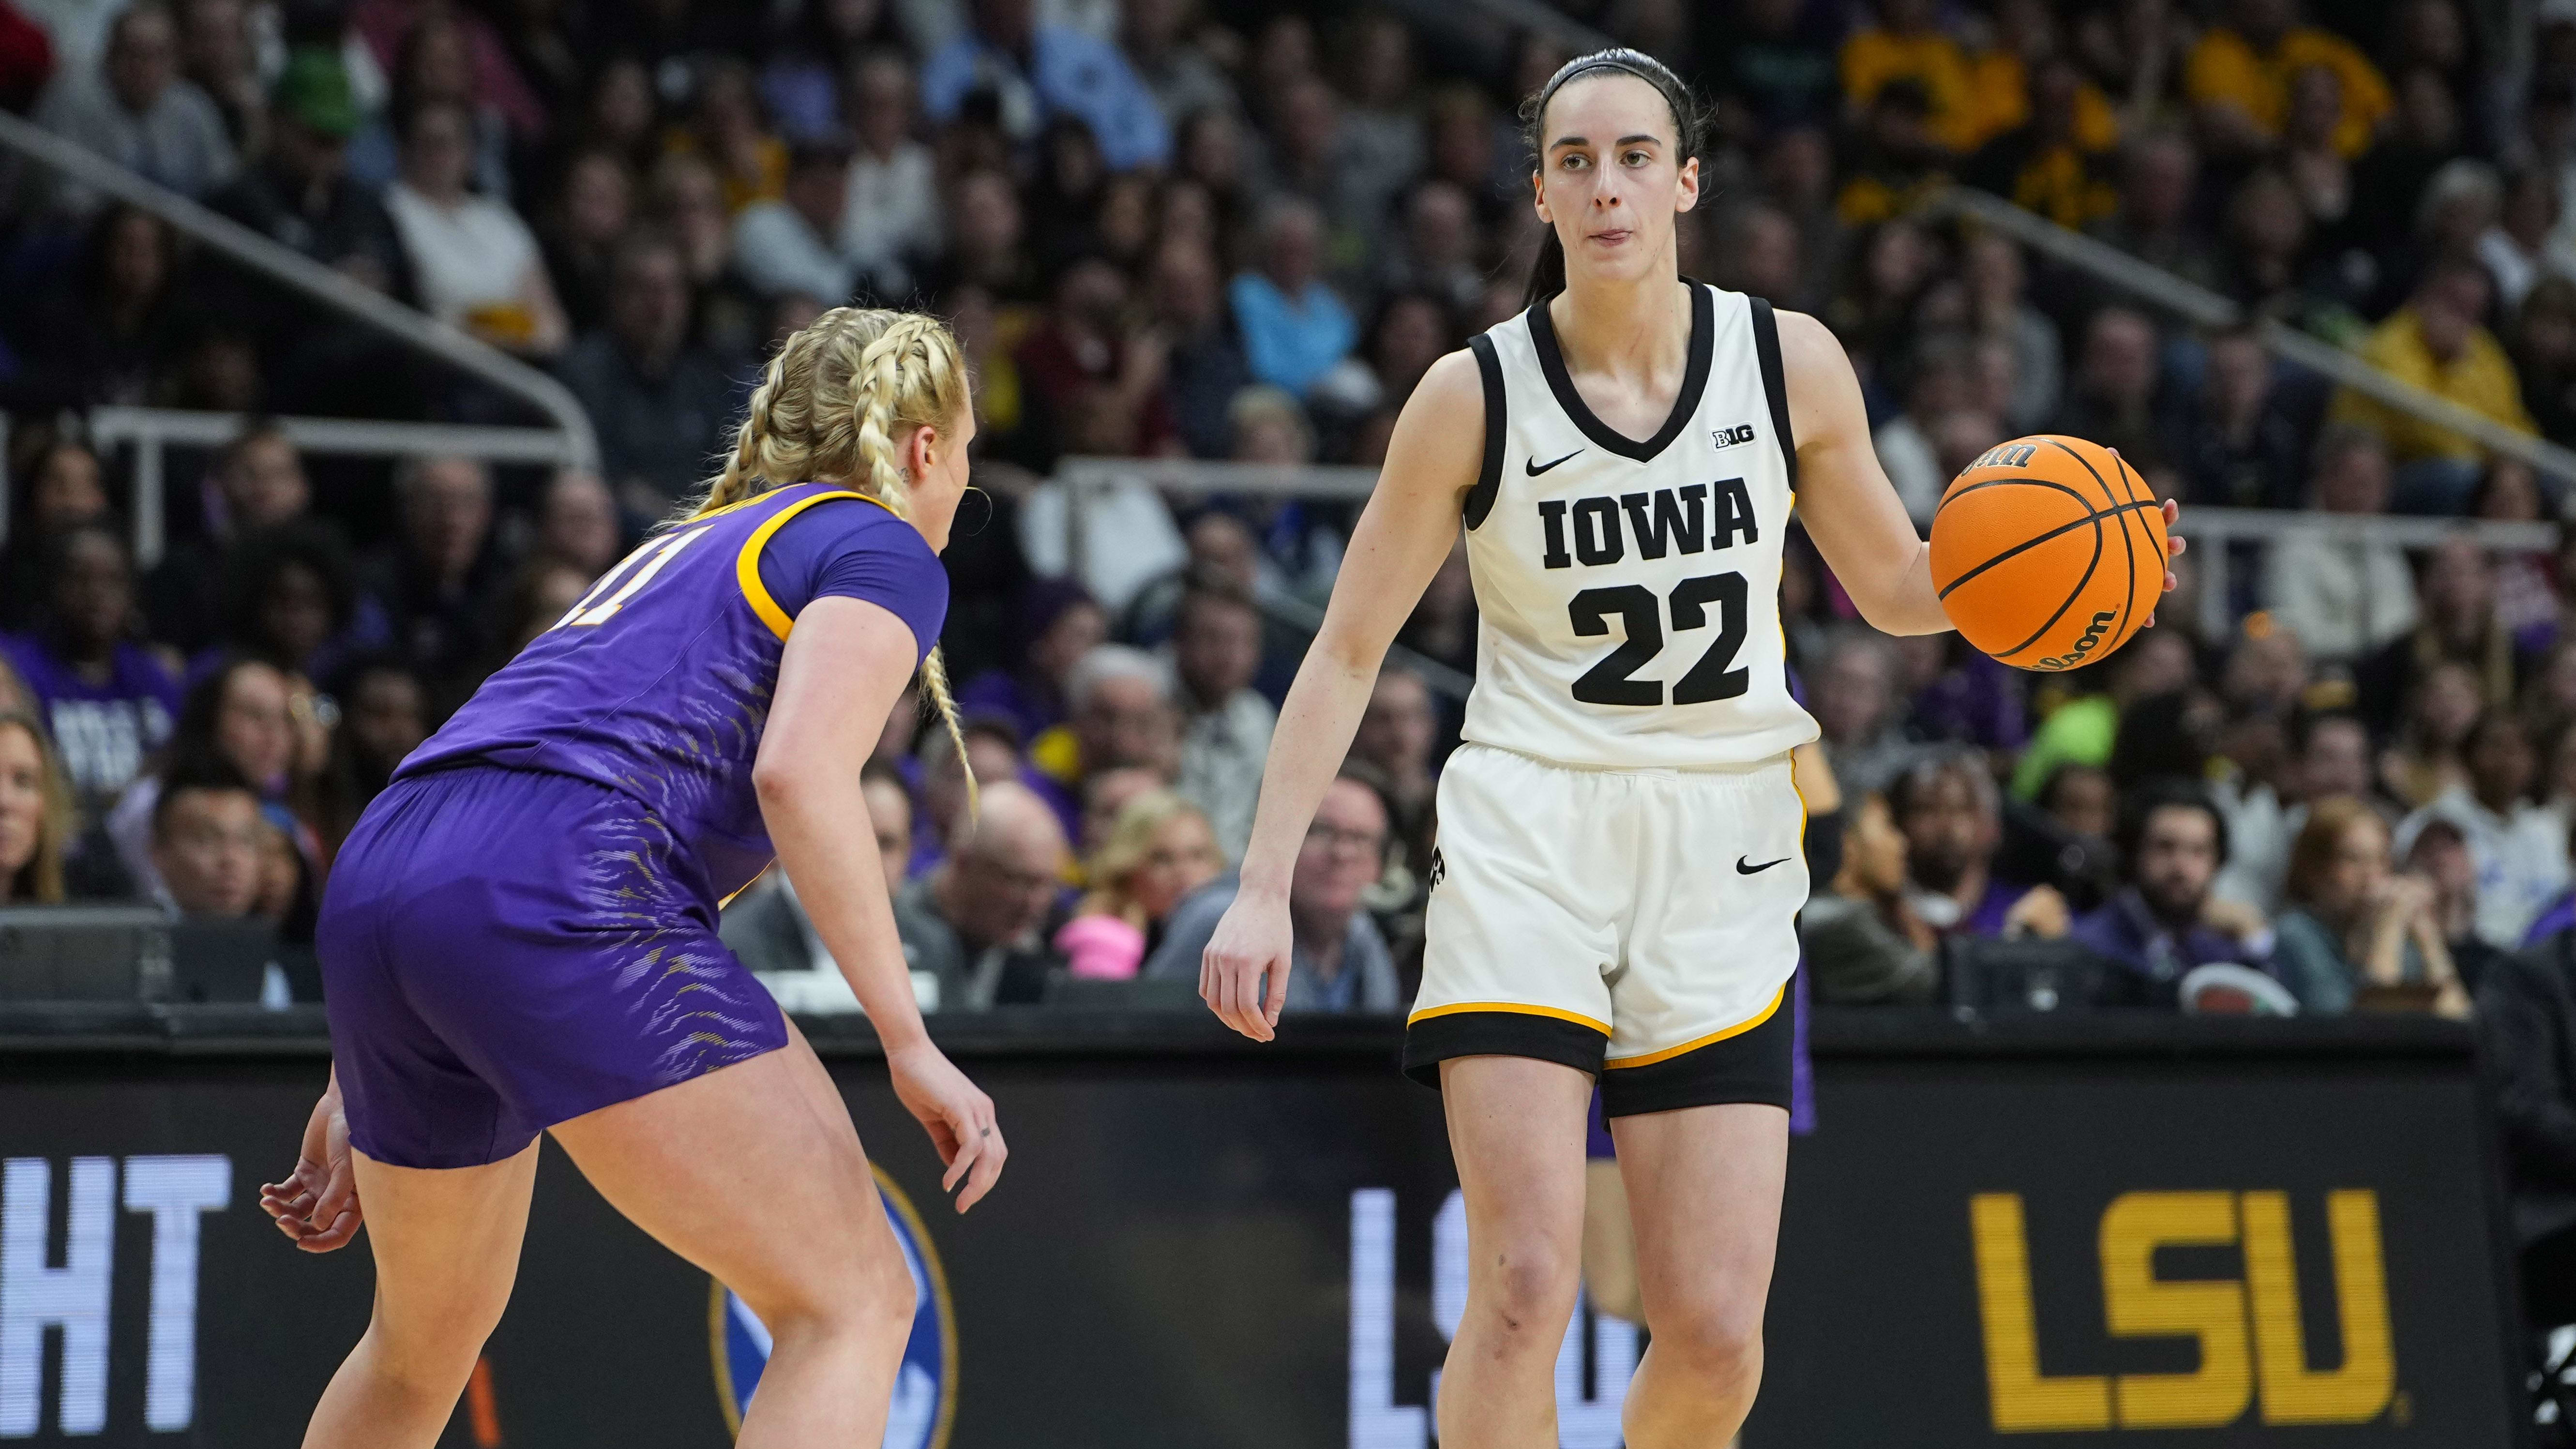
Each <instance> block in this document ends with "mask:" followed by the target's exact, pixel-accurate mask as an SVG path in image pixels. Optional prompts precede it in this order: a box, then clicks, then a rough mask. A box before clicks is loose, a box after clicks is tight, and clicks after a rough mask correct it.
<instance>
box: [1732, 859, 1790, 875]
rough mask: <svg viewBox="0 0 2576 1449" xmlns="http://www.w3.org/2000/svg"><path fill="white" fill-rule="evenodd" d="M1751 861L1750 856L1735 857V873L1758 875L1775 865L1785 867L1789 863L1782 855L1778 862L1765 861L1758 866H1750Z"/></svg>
mask: <svg viewBox="0 0 2576 1449" xmlns="http://www.w3.org/2000/svg"><path fill="white" fill-rule="evenodd" d="M1751 861H1752V857H1751V856H1746V855H1739V856H1737V857H1736V858H1735V873H1736V874H1737V875H1760V874H1761V873H1762V872H1764V871H1766V870H1769V869H1770V868H1771V867H1773V866H1775V865H1787V864H1788V863H1789V857H1787V856H1785V855H1784V856H1782V857H1780V858H1779V859H1778V860H1766V861H1764V862H1762V863H1761V864H1760V865H1754V864H1751V863H1750V862H1751Z"/></svg>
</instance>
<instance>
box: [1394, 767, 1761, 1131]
mask: <svg viewBox="0 0 2576 1449" xmlns="http://www.w3.org/2000/svg"><path fill="white" fill-rule="evenodd" d="M1439 811H1440V816H1439V818H1440V830H1439V838H1438V840H1437V842H1436V844H1435V848H1434V849H1433V851H1432V854H1431V870H1430V879H1431V901H1430V907H1429V914H1428V918H1427V920H1426V922H1425V926H1424V930H1425V935H1426V938H1427V939H1426V943H1425V947H1424V952H1423V963H1422V990H1421V994H1420V995H1419V996H1418V997H1417V998H1416V999H1415V1005H1414V1011H1413V1014H1412V1016H1411V1017H1409V1018H1408V1019H1407V1021H1406V1025H1405V1043H1404V1069H1405V1071H1406V1073H1407V1074H1408V1075H1410V1076H1412V1077H1413V1078H1414V1079H1415V1080H1417V1081H1420V1082H1424V1083H1426V1084H1428V1085H1430V1086H1434V1087H1437V1086H1438V1085H1439V1081H1440V1063H1441V1062H1443V1061H1445V1060H1448V1059H1450V1058H1453V1057H1465V1056H1523V1057H1535V1058H1538V1059H1540V1060H1542V1061H1552V1062H1562V1063H1564V1064H1565V1065H1567V1066H1571V1067H1575V1068H1577V1069H1579V1070H1582V1071H1586V1072H1590V1073H1593V1074H1595V1075H1596V1076H1598V1077H1599V1078H1600V1080H1601V1093H1602V1103H1603V1107H1604V1109H1605V1110H1606V1111H1607V1112H1608V1113H1609V1115H1611V1116H1614V1117H1616V1116H1627V1115H1630V1114H1633V1113H1638V1112H1663V1111H1671V1110H1674V1109H1676V1108H1681V1107H1693V1106H1702V1105H1706V1104H1710V1103H1717V1102H1768V1103H1772V1104H1774V1105H1777V1106H1780V1107H1783V1108H1785V1107H1787V1106H1788V1105H1789V1040H1790V1034H1791V1013H1790V1011H1789V1010H1788V996H1789V991H1788V984H1789V978H1790V976H1791V974H1792V973H1793V972H1794V971H1795V970H1796V969H1797V964H1798V932H1797V916H1798V911H1799V909H1800V908H1801V907H1803V906H1804V905H1805V904H1806V901H1807V861H1806V856H1805V854H1804V851H1803V848H1802V838H1803V836H1804V834H1805V827H1806V807H1805V806H1804V805H1803V804H1802V803H1801V802H1800V800H1799V797H1798V791H1797V785H1796V782H1795V781H1794V780H1793V779H1792V778H1791V774H1790V766H1789V758H1788V756H1786V755H1782V756H1779V757H1778V758H1776V759H1773V760H1769V761H1766V762H1764V763H1762V764H1758V765H1752V766H1745V767H1733V768H1711V769H1664V768H1640V769H1597V768H1579V767H1572V766H1565V765H1558V764H1553V763H1550V762H1547V761H1543V760H1539V759H1535V758H1533V757H1531V756H1528V755H1523V754H1519V753H1516V752H1514V751H1510V750H1503V749H1496V748H1494V747H1492V746H1488V745H1477V744H1466V745H1461V746H1459V748H1458V750H1457V751H1456V753H1454V754H1452V755H1451V756H1450V757H1449V763H1448V765H1447V767H1446V768H1445V769H1444V770H1443V771H1442V772H1441V777H1440V796H1439Z"/></svg>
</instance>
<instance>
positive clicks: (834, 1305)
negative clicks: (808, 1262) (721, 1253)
mask: <svg viewBox="0 0 2576 1449" xmlns="http://www.w3.org/2000/svg"><path fill="white" fill-rule="evenodd" d="M887 1246H888V1247H889V1248H890V1249H891V1248H892V1244H891V1243H889V1244H888V1245H887ZM737 1291H740V1290H737ZM743 1301H744V1302H746V1303H748V1304H750V1305H751V1311H752V1312H753V1313H755V1314H757V1315H758V1316H759V1318H760V1321H761V1323H762V1324H763V1325H765V1326H766V1327H767V1328H768V1329H769V1331H770V1334H771V1336H772V1337H774V1338H781V1339H784V1338H804V1337H816V1338H840V1337H852V1338H862V1339H879V1338H888V1337H891V1338H893V1339H895V1340H896V1341H897V1342H900V1341H902V1339H903V1338H904V1337H905V1336H906V1335H908V1334H910V1333H911V1331H912V1318H913V1313H914V1311H915V1310H916V1309H917V1308H918V1307H919V1306H920V1305H919V1294H918V1292H917V1291H916V1290H915V1288H914V1287H913V1282H912V1271H911V1270H910V1269H909V1268H907V1267H905V1266H904V1261H903V1253H902V1251H901V1250H900V1249H893V1250H891V1251H887V1252H882V1253H879V1252H870V1253H867V1254H866V1255H865V1260H864V1261H860V1262H854V1263H851V1264H849V1265H847V1266H846V1267H845V1268H843V1269H842V1270H840V1271H830V1270H825V1271H819V1272H816V1273H813V1274H812V1275H810V1276H807V1277H803V1278H799V1279H796V1280H794V1281H791V1282H788V1283H783V1284H779V1285H775V1286H774V1287H773V1288H772V1289H771V1290H770V1291H767V1292H762V1293H758V1294H756V1295H755V1294H754V1293H750V1292H744V1293H743Z"/></svg>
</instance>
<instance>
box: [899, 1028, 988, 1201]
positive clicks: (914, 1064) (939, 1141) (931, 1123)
mask: <svg viewBox="0 0 2576 1449" xmlns="http://www.w3.org/2000/svg"><path fill="white" fill-rule="evenodd" d="M886 1068H887V1071H888V1073H889V1074H890V1075H891V1076H892V1077H893V1078H894V1094H895V1096H896V1097H898V1098H900V1099H901V1100H902V1102H903V1105H904V1108H905V1110H907V1111H909V1112H911V1113H912V1115H913V1116H915V1117H917V1118H919V1119H921V1126H922V1130H924V1131H926V1132H928V1133H929V1134H930V1144H931V1146H933V1147H936V1148H938V1149H939V1160H940V1162H942V1163H943V1164H945V1165H946V1166H947V1168H948V1173H947V1175H946V1176H944V1177H942V1178H940V1179H939V1190H940V1191H942V1192H955V1193H956V1194H957V1210H958V1211H959V1212H961V1213H962V1212H964V1211H966V1210H967V1209H968V1208H970V1207H973V1206H974V1205H975V1204H976V1203H978V1202H981V1201H982V1200H983V1198H984V1194H985V1193H987V1192H990V1191H992V1189H993V1182H994V1180H995V1179H997V1178H999V1177H1000V1176H1001V1175H1002V1164H1003V1163H1004V1162H1006V1161H1008V1160H1009V1159H1010V1156H1011V1149H1010V1148H1008V1147H1006V1146H1004V1145H1003V1143H1002V1125H1001V1123H1000V1122H999V1121H997V1120H996V1119H995V1117H994V1114H993V1099H992V1098H990V1097H988V1096H985V1095H984V1091H983V1089H982V1088H981V1087H978V1086H976V1085H975V1084H974V1083H973V1082H970V1081H968V1080H966V1074H965V1073H964V1072H961V1071H959V1070H957V1064H956V1063H954V1062H952V1061H950V1060H948V1054H947V1053H946V1052H943V1051H941V1050H940V1049H939V1048H938V1047H936V1046H933V1045H931V1044H930V1043H929V1042H927V1041H925V1042H921V1043H919V1044H918V1045H915V1046H911V1047H905V1048H902V1049H900V1050H897V1051H892V1052H888V1053H887V1054H886ZM960 1182H963V1183H964V1184H965V1185H966V1186H965V1188H964V1189H963V1190H962V1191H961V1190H959V1188H958V1186H957V1185H958V1184H959V1183H960Z"/></svg>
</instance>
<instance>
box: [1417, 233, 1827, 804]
mask: <svg viewBox="0 0 2576 1449" xmlns="http://www.w3.org/2000/svg"><path fill="white" fill-rule="evenodd" d="M1690 287H1691V341H1690V366H1689V370H1688V372H1687V373H1686V374H1685V376H1684V377H1683V380H1682V390H1681V394H1680V396H1679V397H1678V398H1676V399H1675V400H1674V402H1673V411H1672V415H1671V416H1670V417H1668V418H1667V419H1666V420H1665V422H1664V425H1663V427H1662V428H1661V429H1660V430H1658V431H1657V432H1656V434H1655V436H1653V437H1652V438H1648V439H1645V440H1643V441H1639V440H1637V439H1633V438H1629V437H1626V436H1624V435H1622V434H1620V433H1618V432H1615V431H1613V430H1612V429H1611V428H1610V427H1609V426H1608V425H1607V424H1605V423H1603V422H1602V421H1601V420H1600V419H1599V418H1596V417H1594V416H1593V414H1592V410H1591V409H1590V408H1589V407H1586V406H1585V405H1584V402H1583V399H1582V397H1581V396H1580V395H1578V394H1577V393H1576V392H1575V390H1574V384H1573V382H1572V380H1571V379H1569V378H1568V377H1567V375H1566V371H1565V363H1564V358H1563V356H1562V355H1561V354H1560V352H1559V351H1558V348H1557V342H1556V334H1555V330H1554V328H1553V327H1551V326H1550V325H1549V322H1548V314H1547V308H1546V307H1545V306H1544V305H1541V306H1538V307H1533V308H1531V309H1530V310H1529V311H1526V312H1524V313H1522V314H1521V315H1520V316H1517V317H1514V318H1512V319H1511V320H1510V321H1507V322H1504V323H1501V324H1500V325H1498V326H1496V327H1494V328H1493V329H1492V330H1491V331H1489V332H1486V333H1485V334H1484V335H1482V336H1480V337H1476V338H1474V339H1472V341H1471V343H1470V346H1471V348H1472V349H1473V351H1474V353H1475V356H1476V363H1477V366H1478V368H1479V369H1480V371H1481V372H1482V373H1483V377H1484V387H1485V457H1484V469H1483V474H1482V476H1481V477H1480V478H1479V479H1478V481H1477V486H1476V488H1475V490H1474V491H1473V492H1471V493H1469V495H1468V499H1467V507H1466V522H1467V530H1468V532H1467V560H1468V565H1469V569H1470V571H1471V573H1472V574H1473V576H1474V578H1475V585H1476V607H1477V609H1478V611H1479V612H1480V613H1481V615H1482V616H1483V617H1482V619H1481V621H1480V623H1479V625H1478V631H1477V639H1476V686H1475V689H1474V691H1473V692H1472V693H1471V694H1470V695H1469V696H1468V699H1467V719H1466V728H1465V731H1464V734H1465V737H1466V738H1467V739H1470V740H1474V741H1476V742H1478V743H1480V744H1488V745H1496V746H1499V747H1501V748H1503V749H1507V750H1517V751H1519V752H1520V753H1522V754H1526V755H1534V756H1537V757H1538V758H1540V759H1544V760H1555V761H1558V762H1560V763H1564V764H1569V765H1594V766H1609V767H1614V768H1615V767H1620V766H1632V767H1633V766H1678V767H1689V766H1694V765H1702V766H1704V765H1749V764H1753V763H1756V762H1758V761H1762V760H1767V759H1770V758H1771V757H1773V756H1775V755H1778V754H1780V753H1782V752H1784V751H1786V750H1787V749H1789V748H1790V747H1791V746H1793V745H1799V744H1804V743H1805V742H1807V741H1809V740H1812V739H1814V738H1815V737H1816V724H1815V721H1814V720H1812V719H1810V718H1808V716H1807V712H1806V711H1805V710H1803V709H1801V708H1799V707H1798V703H1797V701H1795V700H1794V699H1792V698H1790V696H1789V686H1788V668H1787V657H1786V651H1787V646H1786V644H1785V642H1784V641H1783V639H1782V637H1781V633H1780V543H1781V535H1782V534H1783V533H1784V532H1785V531H1786V529H1787V528H1788V525H1789V507H1790V504H1791V501H1792V498H1793V492H1792V490H1793V489H1794V487H1795V485H1796V479H1795V477H1794V476H1793V468H1794V461H1793V460H1794V458H1795V452H1794V446H1793V443H1792V440H1791V438H1790V436H1789V399H1788V395H1787V391H1786V388H1785V387H1784V385H1783V383H1782V380H1781V369H1780V343H1779V333H1778V330H1777V328H1776V326H1775V324H1774V322H1773V318H1772V314H1771V307H1770V304H1769V303H1767V302H1764V301H1761V300H1759V299H1757V298H1748V297H1745V296H1743V295H1741V294H1739V293H1735V292H1722V291H1719V290H1717V289H1715V288H1713V287H1708V286H1704V285H1701V284H1699V283H1696V282H1694V283H1691V284H1690Z"/></svg>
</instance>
